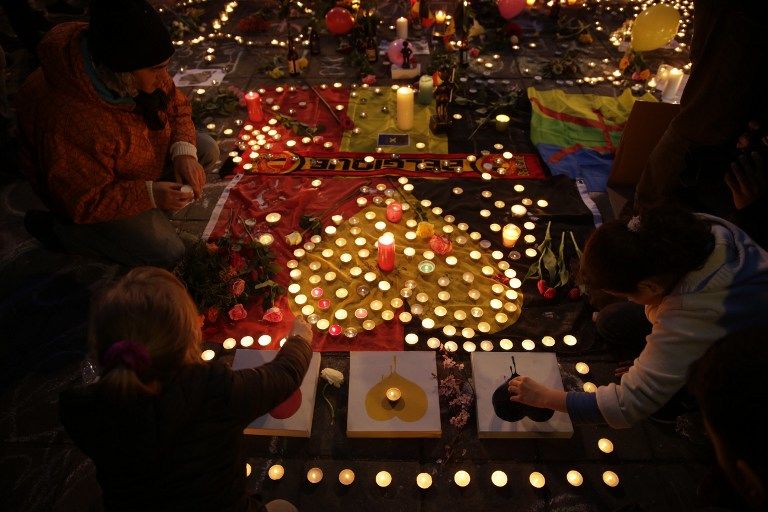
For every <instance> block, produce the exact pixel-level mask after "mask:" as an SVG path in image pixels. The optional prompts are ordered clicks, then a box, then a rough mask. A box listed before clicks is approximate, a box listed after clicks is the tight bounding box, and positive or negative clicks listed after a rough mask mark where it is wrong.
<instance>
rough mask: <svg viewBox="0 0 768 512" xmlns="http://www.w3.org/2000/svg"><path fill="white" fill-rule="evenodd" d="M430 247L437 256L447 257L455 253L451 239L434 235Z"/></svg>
mask: <svg viewBox="0 0 768 512" xmlns="http://www.w3.org/2000/svg"><path fill="white" fill-rule="evenodd" d="M429 247H430V248H431V249H432V250H433V251H435V252H436V253H437V254H440V255H446V254H450V253H451V251H453V242H451V239H450V238H447V237H444V236H440V235H434V236H433V237H432V238H430V239H429Z"/></svg>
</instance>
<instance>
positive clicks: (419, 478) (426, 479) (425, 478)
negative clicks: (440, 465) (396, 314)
mask: <svg viewBox="0 0 768 512" xmlns="http://www.w3.org/2000/svg"><path fill="white" fill-rule="evenodd" d="M433 339H435V338H430V340H433ZM437 343H438V346H440V345H439V344H440V342H439V341H438V342H437ZM432 348H436V347H432ZM416 485H418V486H419V489H429V488H430V487H431V486H432V477H431V476H430V474H429V473H419V474H418V475H416Z"/></svg>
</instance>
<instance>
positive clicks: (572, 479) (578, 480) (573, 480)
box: [565, 469, 584, 487]
mask: <svg viewBox="0 0 768 512" xmlns="http://www.w3.org/2000/svg"><path fill="white" fill-rule="evenodd" d="M565 479H566V480H568V483H569V484H571V485H572V486H574V487H579V486H580V485H581V484H583V483H584V477H582V476H581V473H579V472H578V471H576V470H575V469H572V470H570V471H569V472H568V473H567V474H566V475H565Z"/></svg>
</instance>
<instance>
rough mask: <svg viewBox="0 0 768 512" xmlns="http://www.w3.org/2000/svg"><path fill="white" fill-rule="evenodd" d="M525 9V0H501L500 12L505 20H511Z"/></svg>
mask: <svg viewBox="0 0 768 512" xmlns="http://www.w3.org/2000/svg"><path fill="white" fill-rule="evenodd" d="M556 1H558V0H556ZM523 9H525V0H499V14H501V17H502V18H504V19H505V20H511V19H512V18H514V17H515V16H517V15H518V14H520V13H521V12H523Z"/></svg>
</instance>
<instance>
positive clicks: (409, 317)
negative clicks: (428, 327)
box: [397, 311, 413, 324]
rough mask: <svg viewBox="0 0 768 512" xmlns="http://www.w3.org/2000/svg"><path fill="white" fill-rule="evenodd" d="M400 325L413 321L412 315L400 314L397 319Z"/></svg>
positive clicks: (407, 313) (405, 312) (406, 312)
mask: <svg viewBox="0 0 768 512" xmlns="http://www.w3.org/2000/svg"><path fill="white" fill-rule="evenodd" d="M397 318H398V319H399V320H400V321H401V322H402V323H404V324H407V323H408V322H410V321H411V320H413V315H412V314H411V313H409V312H408V311H403V312H402V313H400V314H399V315H398V317H397Z"/></svg>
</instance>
